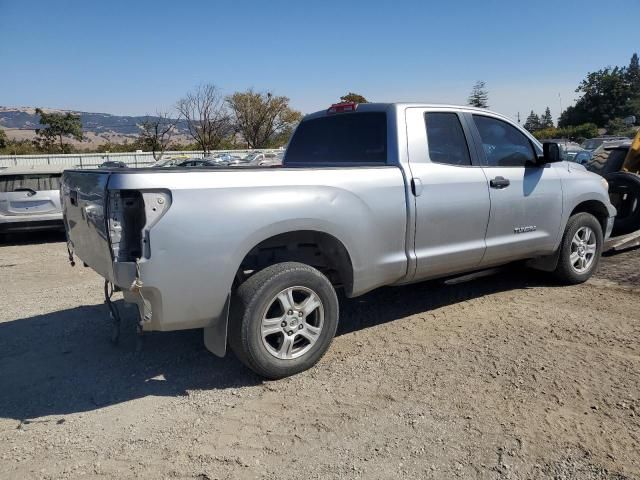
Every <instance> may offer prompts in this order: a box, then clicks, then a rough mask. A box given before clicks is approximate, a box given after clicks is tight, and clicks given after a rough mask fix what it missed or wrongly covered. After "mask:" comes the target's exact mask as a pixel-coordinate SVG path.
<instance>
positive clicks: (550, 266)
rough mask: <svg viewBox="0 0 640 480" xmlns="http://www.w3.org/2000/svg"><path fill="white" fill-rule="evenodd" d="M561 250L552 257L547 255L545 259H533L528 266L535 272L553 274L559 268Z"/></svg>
mask: <svg viewBox="0 0 640 480" xmlns="http://www.w3.org/2000/svg"><path fill="white" fill-rule="evenodd" d="M560 250H561V249H560V248H558V250H556V251H555V252H554V253H552V254H551V255H545V256H544V257H538V258H532V259H531V260H528V261H527V263H526V265H527V267H531V268H533V269H535V270H542V271H543V272H553V271H554V270H555V269H556V267H557V266H558V260H559V259H560Z"/></svg>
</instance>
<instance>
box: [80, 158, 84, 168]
mask: <svg viewBox="0 0 640 480" xmlns="http://www.w3.org/2000/svg"><path fill="white" fill-rule="evenodd" d="M80 168H81V169H82V168H84V167H83V166H82V155H80Z"/></svg>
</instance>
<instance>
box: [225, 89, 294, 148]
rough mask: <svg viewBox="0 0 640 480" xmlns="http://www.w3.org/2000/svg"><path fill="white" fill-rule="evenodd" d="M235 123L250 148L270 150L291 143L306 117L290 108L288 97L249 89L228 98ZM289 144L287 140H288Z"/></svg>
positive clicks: (232, 119)
mask: <svg viewBox="0 0 640 480" xmlns="http://www.w3.org/2000/svg"><path fill="white" fill-rule="evenodd" d="M227 105H228V106H229V109H230V110H231V122H232V125H233V127H234V129H235V131H236V132H238V133H239V134H240V135H242V138H243V139H244V140H245V142H247V145H248V146H249V148H266V147H271V146H275V144H277V143H280V142H282V141H283V138H286V139H288V137H289V136H290V135H291V132H292V131H293V128H294V127H295V125H297V123H298V122H299V121H300V119H301V118H302V114H301V113H300V112H297V111H295V110H293V109H291V108H290V107H289V99H288V98H287V97H282V96H276V95H273V94H272V93H271V92H266V93H260V92H255V91H253V90H252V89H249V90H247V91H245V92H236V93H234V94H233V95H230V96H229V97H227ZM284 141H286V140H284Z"/></svg>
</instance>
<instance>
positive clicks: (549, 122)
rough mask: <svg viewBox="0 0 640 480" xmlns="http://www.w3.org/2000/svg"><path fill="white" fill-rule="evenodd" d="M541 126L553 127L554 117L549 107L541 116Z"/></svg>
mask: <svg viewBox="0 0 640 480" xmlns="http://www.w3.org/2000/svg"><path fill="white" fill-rule="evenodd" d="M540 128H553V117H552V116H551V110H550V109H549V107H547V109H546V110H545V111H544V115H542V117H540Z"/></svg>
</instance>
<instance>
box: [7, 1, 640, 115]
mask: <svg viewBox="0 0 640 480" xmlns="http://www.w3.org/2000/svg"><path fill="white" fill-rule="evenodd" d="M638 18H640V0H610V1H608V2H602V1H593V0H581V1H574V0H555V1H546V0H544V1H536V2H520V1H516V0H511V1H508V0H505V1H503V0H495V1H491V0H485V1H466V0H460V1H438V2H431V1H426V0H422V1H418V0H416V1H401V0H395V1H373V0H370V1H347V0H342V1H332V0H321V1H304V0H298V1H279V0H269V1H268V2H267V1H253V2H251V1H243V0H235V1H215V0H209V1H205V0H202V1H195V0H193V1H188V0H185V1H176V0H173V1H161V0H156V1H151V0H138V1H136V0H129V1H121V0H109V1H100V2H98V1H89V0H84V1H64V0H56V1H52V0H49V1H45V0H42V1H41V0H38V1H35V0H29V1H18V0H13V1H12V0H0V105H11V106H18V105H20V106H46V107H52V108H65V109H76V110H83V111H96V112H107V113H116V114H137V115H144V114H147V113H153V112H154V111H156V110H157V109H163V110H166V109H167V108H170V107H171V106H172V105H173V104H174V103H175V101H176V100H177V99H178V98H180V97H181V96H182V95H183V94H184V93H185V92H187V91H188V90H189V89H191V88H192V87H193V86H195V85H196V84H198V83H204V82H211V83H214V84H216V85H217V86H219V87H220V88H221V89H222V90H223V91H224V92H225V93H231V92H233V91H236V90H242V89H246V88H249V87H253V88H255V89H257V90H271V91H273V92H275V93H277V94H280V95H286V96H288V97H290V98H291V104H292V106H293V107H294V108H297V109H299V110H302V111H303V112H305V113H308V112H312V111H315V110H319V109H323V108H326V107H327V106H328V105H329V104H331V103H332V102H334V101H336V100H337V99H338V97H339V96H340V95H342V94H344V93H346V92H347V91H355V92H358V93H361V94H363V95H364V96H366V97H367V98H369V99H370V100H372V101H414V100H415V101H431V102H452V103H465V102H466V98H467V96H468V94H469V91H470V89H471V87H472V85H473V84H474V82H475V81H476V80H478V79H482V80H484V81H486V82H487V86H488V89H489V103H490V106H491V108H492V109H494V110H497V111H500V112H502V113H504V114H506V115H509V116H512V117H513V116H514V115H515V114H516V112H518V111H520V112H521V115H522V116H523V117H526V115H527V113H528V112H529V111H530V110H531V109H534V110H536V111H538V112H542V110H543V109H544V108H545V106H546V105H549V106H550V107H551V109H552V112H553V114H554V117H555V116H556V115H557V114H558V112H559V98H558V94H559V93H560V94H561V96H562V102H563V107H566V106H567V105H569V104H570V103H571V102H572V100H573V99H575V97H576V94H575V93H574V90H575V88H576V86H577V84H578V83H579V81H580V80H581V79H582V78H583V77H584V75H585V74H586V72H588V71H593V70H597V69H599V68H602V67H604V66H607V65H626V64H627V63H628V61H629V58H630V57H631V54H632V53H633V51H634V49H635V50H640V42H639V41H638V36H637V31H638Z"/></svg>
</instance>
